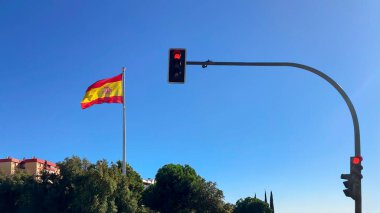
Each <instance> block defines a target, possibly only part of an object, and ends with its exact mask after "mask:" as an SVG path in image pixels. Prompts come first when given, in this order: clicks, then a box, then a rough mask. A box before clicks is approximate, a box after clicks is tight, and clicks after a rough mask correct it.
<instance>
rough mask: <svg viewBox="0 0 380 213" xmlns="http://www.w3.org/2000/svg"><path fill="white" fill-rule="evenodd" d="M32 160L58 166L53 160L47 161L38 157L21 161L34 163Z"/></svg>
mask: <svg viewBox="0 0 380 213" xmlns="http://www.w3.org/2000/svg"><path fill="white" fill-rule="evenodd" d="M32 162H38V163H42V164H44V163H45V162H46V164H47V165H49V166H54V167H56V166H57V165H56V164H55V163H52V162H50V161H46V160H42V159H38V158H31V159H25V160H23V161H21V163H32Z"/></svg>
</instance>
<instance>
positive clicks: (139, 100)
mask: <svg viewBox="0 0 380 213" xmlns="http://www.w3.org/2000/svg"><path fill="white" fill-rule="evenodd" d="M379 11H380V3H379V2H378V1H375V0H368V1H352V0H348V1H331V0H321V1H304V0H291V1H280V0H277V1H273V0H269V1H251V0H246V1H220V0H218V1H216V0H214V1H200V0H197V1H196V0H194V1H178V0H177V1H171V0H170V1H147V0H139V1H137V0H136V1H108V2H105V1H95V0H92V1H76V0H75V1H74V0H68V1H57V0H56V1H44V2H43V1H34V2H30V1H5V0H0V26H1V27H0V74H1V84H0V85H1V86H0V97H1V100H2V101H1V102H0V115H1V120H0V157H6V156H13V157H16V158H23V157H32V156H37V157H39V158H43V159H48V160H51V161H54V162H57V161H62V160H63V159H64V158H65V157H69V156H72V155H77V156H80V157H86V158H88V159H89V160H90V161H92V162H95V161H96V160H99V159H103V158H105V159H107V160H109V161H117V160H119V159H121V154H122V150H121V147H122V117H121V115H122V114H121V113H122V111H121V110H122V109H121V105H120V104H103V105H96V106H93V107H91V108H89V109H87V110H82V109H81V107H80V101H81V100H82V98H83V95H84V92H85V90H86V88H87V87H88V86H89V85H90V84H92V83H94V82H95V81H97V80H99V79H103V78H107V77H111V76H114V75H117V74H118V73H120V72H121V67H122V66H126V68H127V75H126V76H127V77H126V78H127V79H126V84H127V86H126V95H127V96H126V97H127V161H128V163H129V164H131V165H132V166H133V168H134V169H135V170H136V171H137V172H139V173H140V174H141V175H142V177H144V178H149V177H154V175H155V174H156V171H157V170H158V169H159V168H160V167H161V166H163V165H164V164H167V163H180V164H189V165H191V166H192V167H194V168H195V169H196V171H197V172H198V173H199V174H200V175H201V176H203V177H204V178H206V179H207V180H210V181H215V182H217V184H218V186H219V188H220V189H222V190H223V191H224V194H225V198H226V200H227V201H229V202H233V203H234V202H235V201H236V200H237V199H239V198H241V197H246V196H253V195H254V194H255V193H257V195H258V197H259V198H263V197H264V195H263V194H264V190H267V191H270V190H272V191H273V192H274V196H275V197H274V198H275V208H276V210H277V211H278V212H281V213H297V212H300V213H304V212H316V213H317V212H318V213H319V212H328V213H329V212H334V213H347V212H353V206H354V202H353V201H352V200H351V199H350V198H346V197H345V196H344V194H343V192H342V189H343V188H344V186H343V184H342V180H340V174H341V173H347V172H349V157H350V156H352V155H353V154H354V149H353V143H354V138H353V126H352V120H351V117H350V113H349V111H348V108H347V106H346V105H345V103H344V101H343V99H342V98H341V97H340V95H339V94H338V92H337V91H335V90H334V89H333V88H332V87H331V86H330V85H329V84H328V83H327V82H325V81H324V80H323V79H321V78H319V77H318V76H315V75H313V74H311V73H308V72H306V71H302V70H299V69H295V68H278V67H277V68H260V67H251V68H241V67H209V68H207V69H202V68H200V67H196V66H188V67H187V77H186V84H184V85H169V84H168V83H167V64H168V49H169V48H172V47H183V48H187V51H188V52H187V57H188V60H200V61H203V60H207V59H211V60H214V61H289V62H298V63H303V64H307V65H309V66H312V67H315V68H317V69H320V70H322V71H324V72H325V73H327V74H328V75H330V76H331V77H332V78H333V79H335V80H336V81H337V82H338V83H339V84H340V85H341V86H342V87H343V88H344V89H345V91H346V92H347V94H348V95H349V96H350V98H351V100H352V102H353V103H354V105H355V107H356V110H357V113H358V117H359V122H360V127H361V136H362V137H361V139H362V155H363V157H364V161H363V165H364V170H363V175H364V179H363V209H364V211H363V212H368V213H370V212H378V211H379V209H380V203H379V202H378V201H379V200H378V198H379V195H378V194H376V193H377V192H379V191H380V186H379V181H380V169H379V168H380V131H379V130H380V113H379V109H380V98H379V90H380V80H379V77H380V60H379V57H380V28H379V22H380V13H379Z"/></svg>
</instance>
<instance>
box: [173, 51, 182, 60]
mask: <svg viewBox="0 0 380 213" xmlns="http://www.w3.org/2000/svg"><path fill="white" fill-rule="evenodd" d="M173 57H174V59H176V60H179V59H181V52H180V51H175V52H174V56H173Z"/></svg>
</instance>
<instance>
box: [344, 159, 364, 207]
mask: <svg viewBox="0 0 380 213" xmlns="http://www.w3.org/2000/svg"><path fill="white" fill-rule="evenodd" d="M362 160H363V158H362V157H360V156H359V157H351V159H350V174H342V175H341V179H345V180H347V181H344V182H343V184H344V186H345V187H346V189H345V190H343V192H344V194H345V195H346V196H347V197H351V198H352V199H354V200H358V199H360V197H361V179H362V178H363V175H362V174H361V170H362V169H363V166H362V165H361V162H362Z"/></svg>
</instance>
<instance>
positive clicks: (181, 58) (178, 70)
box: [169, 48, 186, 83]
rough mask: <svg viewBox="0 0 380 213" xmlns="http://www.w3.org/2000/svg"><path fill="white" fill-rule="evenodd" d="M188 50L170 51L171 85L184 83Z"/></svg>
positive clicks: (176, 49)
mask: <svg viewBox="0 0 380 213" xmlns="http://www.w3.org/2000/svg"><path fill="white" fill-rule="evenodd" d="M185 67H186V49H182V48H172V49H169V83H184V82H185Z"/></svg>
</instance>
